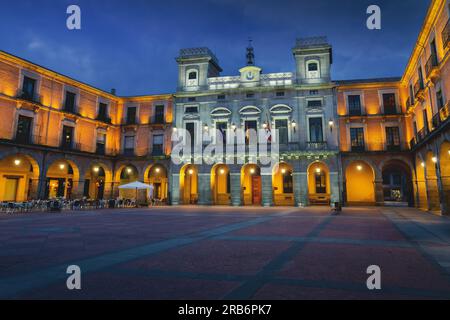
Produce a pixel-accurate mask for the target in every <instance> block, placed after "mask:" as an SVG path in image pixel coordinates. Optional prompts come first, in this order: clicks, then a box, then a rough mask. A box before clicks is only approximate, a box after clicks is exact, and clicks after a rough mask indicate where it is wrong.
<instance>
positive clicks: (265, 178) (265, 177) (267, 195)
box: [261, 174, 273, 207]
mask: <svg viewBox="0 0 450 320" xmlns="http://www.w3.org/2000/svg"><path fill="white" fill-rule="evenodd" d="M261 184H262V205H263V207H272V206H273V187H272V175H271V174H262V175H261Z"/></svg>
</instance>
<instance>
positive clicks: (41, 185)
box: [37, 178, 47, 199]
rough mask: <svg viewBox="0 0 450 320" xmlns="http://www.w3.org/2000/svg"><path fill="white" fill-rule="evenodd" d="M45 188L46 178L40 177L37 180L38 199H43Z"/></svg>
mask: <svg viewBox="0 0 450 320" xmlns="http://www.w3.org/2000/svg"><path fill="white" fill-rule="evenodd" d="M46 188H47V179H46V178H40V179H39V180H38V191H37V192H38V198H39V199H45V193H46V191H45V189H46Z"/></svg>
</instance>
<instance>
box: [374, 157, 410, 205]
mask: <svg viewBox="0 0 450 320" xmlns="http://www.w3.org/2000/svg"><path fill="white" fill-rule="evenodd" d="M380 167H381V170H382V185H383V200H384V204H385V205H400V204H405V205H406V204H407V205H408V206H413V205H414V197H413V194H414V191H413V187H412V185H413V184H412V170H411V166H410V165H409V164H408V163H406V162H405V161H403V160H402V159H397V158H394V159H387V160H385V161H383V162H382V165H381V166H380Z"/></svg>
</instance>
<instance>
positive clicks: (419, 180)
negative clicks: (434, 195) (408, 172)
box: [415, 153, 428, 210]
mask: <svg viewBox="0 0 450 320" xmlns="http://www.w3.org/2000/svg"><path fill="white" fill-rule="evenodd" d="M425 165H426V164H425V161H424V160H423V157H422V155H421V154H420V153H418V154H417V155H416V166H415V169H416V170H415V171H416V193H417V196H416V199H417V202H418V203H417V204H416V205H417V207H419V208H420V209H423V210H428V195H427V181H426V176H425Z"/></svg>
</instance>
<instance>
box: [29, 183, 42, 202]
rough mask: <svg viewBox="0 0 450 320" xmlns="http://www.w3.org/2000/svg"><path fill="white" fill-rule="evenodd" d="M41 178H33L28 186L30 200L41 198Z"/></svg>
mask: <svg viewBox="0 0 450 320" xmlns="http://www.w3.org/2000/svg"><path fill="white" fill-rule="evenodd" d="M39 182H40V180H39V179H31V183H30V185H29V186H28V188H29V194H30V199H28V200H37V199H38V198H39Z"/></svg>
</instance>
